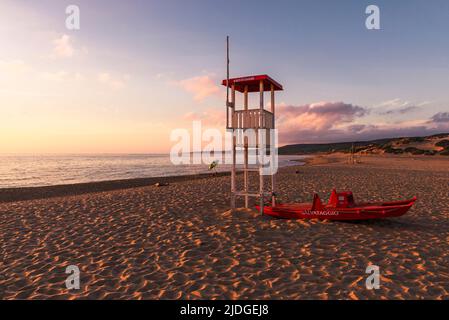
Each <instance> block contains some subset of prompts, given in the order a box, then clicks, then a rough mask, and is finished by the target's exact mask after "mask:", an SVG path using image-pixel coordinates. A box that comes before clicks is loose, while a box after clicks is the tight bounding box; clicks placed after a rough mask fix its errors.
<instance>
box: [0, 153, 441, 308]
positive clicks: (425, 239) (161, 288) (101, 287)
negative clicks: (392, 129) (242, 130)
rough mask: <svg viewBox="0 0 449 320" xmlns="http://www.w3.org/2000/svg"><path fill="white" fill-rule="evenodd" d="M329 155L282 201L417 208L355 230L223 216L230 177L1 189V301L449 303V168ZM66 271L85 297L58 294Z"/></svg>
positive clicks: (291, 176)
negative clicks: (340, 197)
mask: <svg viewBox="0 0 449 320" xmlns="http://www.w3.org/2000/svg"><path fill="white" fill-rule="evenodd" d="M327 157H330V156H327ZM321 158H322V159H323V158H326V157H321ZM331 158H332V160H326V161H315V162H313V161H311V162H310V163H309V164H308V165H307V166H303V167H299V166H298V167H288V168H282V169H281V170H280V173H279V175H278V178H277V180H278V183H279V194H280V195H281V197H280V198H281V200H282V201H309V200H310V199H311V197H312V194H313V192H314V191H316V192H318V193H319V195H320V197H321V198H322V199H327V198H328V196H329V192H330V189H331V188H332V187H336V188H337V189H340V190H343V189H352V191H353V192H354V195H355V197H356V200H357V199H363V200H366V201H368V200H373V201H377V200H395V199H401V198H410V197H412V196H414V195H416V196H417V197H418V199H419V200H418V202H417V203H416V204H415V206H414V207H413V208H412V209H411V210H410V211H409V213H408V214H407V215H405V216H403V217H400V218H395V219H391V220H379V221H369V222H357V223H351V222H330V221H316V220H309V221H302V220H299V221H286V220H273V219H270V218H268V217H261V216H259V215H258V214H257V213H256V212H254V211H250V210H238V211H237V212H234V213H231V212H229V211H227V210H228V206H229V188H230V186H229V185H230V179H229V177H227V176H217V177H210V176H209V177H194V178H193V179H189V178H183V179H172V180H170V179H169V180H170V182H171V183H170V185H169V186H165V187H156V186H153V185H149V186H144V185H145V184H143V186H142V185H140V186H133V185H131V186H129V185H128V186H124V188H126V189H121V188H120V186H116V188H114V189H117V190H109V191H103V192H94V191H99V190H101V189H98V185H95V184H92V189H91V190H89V186H88V185H87V186H83V192H82V194H77V192H76V191H73V192H71V193H69V195H64V194H60V193H57V192H56V193H51V192H50V193H48V190H47V191H45V190H42V189H39V188H37V189H35V190H32V189H31V190H27V192H26V194H27V196H26V197H25V198H24V199H28V200H23V201H20V196H21V195H22V196H23V195H24V193H20V190H16V191H15V192H14V191H11V190H9V191H8V195H7V196H6V195H5V194H3V195H2V191H0V199H1V200H0V201H3V202H1V203H0V219H1V220H0V221H1V222H0V257H1V259H0V298H1V299H86V298H90V299H449V253H448V252H449V220H448V219H449V195H448V185H449V184H448V182H449V161H448V160H447V158H443V157H417V158H416V160H413V159H411V158H402V157H381V156H377V157H365V158H362V163H361V164H357V165H349V164H346V163H345V162H344V160H345V157H344V156H341V157H339V156H331ZM296 172H297V173H296ZM253 178H255V177H253ZM153 182H154V181H153V180H151V182H148V184H150V183H151V184H153ZM128 183H129V182H128ZM252 185H254V186H257V184H256V181H255V179H253V181H252ZM95 186H97V187H95ZM72 188H73V187H72ZM75 189H76V187H75ZM71 190H72V189H71ZM89 191H90V193H89ZM30 195H31V196H30ZM33 195H34V196H33ZM61 195H64V196H61ZM11 197H12V198H11ZM40 198H42V199H40ZM30 199H31V200H30ZM369 264H375V265H377V266H379V267H380V273H381V279H380V289H378V290H368V289H367V288H366V286H365V279H366V277H367V276H368V275H367V274H366V273H365V270H366V267H367V266H368V265H369ZM68 265H77V266H78V267H79V268H80V270H81V288H80V290H71V291H69V290H67V289H66V287H65V279H66V277H67V276H68V275H67V274H65V268H66V266H68Z"/></svg>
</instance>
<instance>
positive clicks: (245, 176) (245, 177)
mask: <svg viewBox="0 0 449 320" xmlns="http://www.w3.org/2000/svg"><path fill="white" fill-rule="evenodd" d="M243 95H244V99H243V106H244V109H245V113H244V117H243V127H246V126H247V123H246V122H247V121H246V120H247V119H246V118H247V113H248V85H245V89H244V93H243ZM244 130H246V129H244ZM243 143H244V157H245V159H244V161H245V162H244V171H243V188H244V191H245V208H248V207H249V197H248V137H247V136H246V135H245V136H244V142H243Z"/></svg>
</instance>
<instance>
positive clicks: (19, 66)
mask: <svg viewBox="0 0 449 320" xmlns="http://www.w3.org/2000/svg"><path fill="white" fill-rule="evenodd" d="M30 70H31V67H30V66H29V65H27V64H26V63H25V62H23V61H22V60H18V59H17V60H9V61H6V60H0V71H1V72H2V73H4V74H10V75H18V74H24V73H26V72H28V71H30Z"/></svg>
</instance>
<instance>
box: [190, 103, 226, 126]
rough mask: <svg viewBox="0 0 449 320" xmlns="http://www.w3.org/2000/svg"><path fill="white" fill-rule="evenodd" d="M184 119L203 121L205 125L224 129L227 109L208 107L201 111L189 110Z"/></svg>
mask: <svg viewBox="0 0 449 320" xmlns="http://www.w3.org/2000/svg"><path fill="white" fill-rule="evenodd" d="M182 120H184V121H188V122H192V121H201V124H202V125H203V126H204V127H209V128H217V129H223V128H224V127H225V125H226V117H225V110H224V108H222V109H221V110H218V109H212V108H211V109H207V110H204V111H201V112H189V113H186V114H185V115H184V116H183V119H182Z"/></svg>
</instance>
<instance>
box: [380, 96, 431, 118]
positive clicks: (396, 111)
mask: <svg viewBox="0 0 449 320" xmlns="http://www.w3.org/2000/svg"><path fill="white" fill-rule="evenodd" d="M429 104H432V102H431V101H422V102H419V103H412V102H410V101H406V100H402V99H400V98H396V99H392V100H388V101H384V102H382V103H380V104H379V105H377V106H375V109H376V113H378V114H380V115H404V114H406V113H411V112H413V111H416V110H419V109H420V107H423V106H426V105H429Z"/></svg>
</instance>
